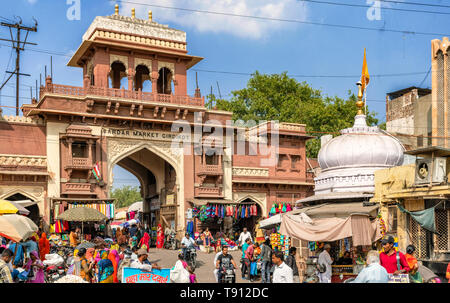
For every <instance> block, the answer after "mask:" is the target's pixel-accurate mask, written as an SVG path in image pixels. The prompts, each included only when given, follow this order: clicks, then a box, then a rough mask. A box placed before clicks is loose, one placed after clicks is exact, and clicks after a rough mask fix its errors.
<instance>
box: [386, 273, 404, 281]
mask: <svg viewBox="0 0 450 303" xmlns="http://www.w3.org/2000/svg"><path fill="white" fill-rule="evenodd" d="M388 276H389V278H388V283H409V275H408V274H400V275H394V274H388Z"/></svg>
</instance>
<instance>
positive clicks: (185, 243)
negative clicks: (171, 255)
mask: <svg viewBox="0 0 450 303" xmlns="http://www.w3.org/2000/svg"><path fill="white" fill-rule="evenodd" d="M196 246H197V244H195V241H194V239H192V238H191V235H190V234H189V233H185V237H184V238H183V240H181V249H182V251H183V259H184V260H185V261H187V260H188V259H187V252H188V249H190V248H192V247H196Z"/></svg>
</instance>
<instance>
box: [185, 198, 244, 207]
mask: <svg viewBox="0 0 450 303" xmlns="http://www.w3.org/2000/svg"><path fill="white" fill-rule="evenodd" d="M188 201H189V202H191V203H192V204H194V205H196V206H202V205H206V204H239V203H237V202H233V201H232V200H226V199H191V200H188Z"/></svg>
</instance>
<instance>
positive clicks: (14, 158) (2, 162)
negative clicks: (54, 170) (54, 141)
mask: <svg viewBox="0 0 450 303" xmlns="http://www.w3.org/2000/svg"><path fill="white" fill-rule="evenodd" d="M0 166H33V167H47V157H45V156H27V155H5V154H0Z"/></svg>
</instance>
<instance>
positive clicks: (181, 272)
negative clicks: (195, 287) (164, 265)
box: [170, 260, 190, 283]
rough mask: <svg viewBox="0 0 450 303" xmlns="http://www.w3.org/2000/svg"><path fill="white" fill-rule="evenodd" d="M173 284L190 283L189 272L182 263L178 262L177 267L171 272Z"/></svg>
mask: <svg viewBox="0 0 450 303" xmlns="http://www.w3.org/2000/svg"><path fill="white" fill-rule="evenodd" d="M170 282H171V283H189V282H190V280H189V272H188V271H187V270H186V269H185V268H184V267H183V264H182V263H181V261H179V260H178V261H177V263H175V266H174V267H173V268H172V269H171V270H170Z"/></svg>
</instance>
